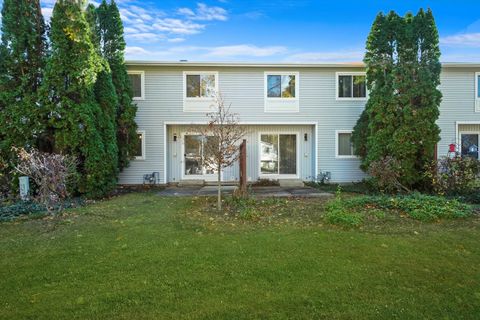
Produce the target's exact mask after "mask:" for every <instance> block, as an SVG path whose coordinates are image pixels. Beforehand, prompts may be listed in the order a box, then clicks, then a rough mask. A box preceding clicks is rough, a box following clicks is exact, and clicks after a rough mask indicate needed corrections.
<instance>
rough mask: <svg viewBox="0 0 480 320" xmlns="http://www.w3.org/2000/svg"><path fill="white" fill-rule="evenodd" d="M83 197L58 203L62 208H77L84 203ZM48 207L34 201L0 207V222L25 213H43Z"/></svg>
mask: <svg viewBox="0 0 480 320" xmlns="http://www.w3.org/2000/svg"><path fill="white" fill-rule="evenodd" d="M84 204H85V202H84V201H83V200H82V199H73V200H67V201H65V202H62V203H61V204H57V206H59V205H61V206H62V208H64V209H65V208H76V207H79V206H82V205H84ZM46 211H47V209H46V208H45V206H44V205H42V204H40V203H37V202H33V201H20V202H17V203H14V204H11V205H7V206H3V207H0V222H4V221H12V220H14V219H16V218H18V217H20V216H23V215H39V216H41V215H43V213H45V212H46Z"/></svg>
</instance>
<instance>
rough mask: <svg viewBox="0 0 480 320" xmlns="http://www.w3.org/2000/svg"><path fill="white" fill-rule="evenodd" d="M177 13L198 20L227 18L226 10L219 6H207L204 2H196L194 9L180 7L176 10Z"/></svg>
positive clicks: (224, 19)
mask: <svg viewBox="0 0 480 320" xmlns="http://www.w3.org/2000/svg"><path fill="white" fill-rule="evenodd" d="M177 13H178V14H180V15H184V16H186V17H187V18H189V19H192V20H199V21H214V20H218V21H226V20H228V12H227V10H225V9H223V8H221V7H209V6H207V5H206V4H205V3H197V8H196V9H195V11H193V10H192V9H190V8H180V9H178V10H177Z"/></svg>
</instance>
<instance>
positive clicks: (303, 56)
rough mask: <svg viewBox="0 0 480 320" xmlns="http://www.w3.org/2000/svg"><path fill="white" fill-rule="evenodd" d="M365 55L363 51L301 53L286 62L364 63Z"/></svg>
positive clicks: (289, 57) (288, 58) (290, 57)
mask: <svg viewBox="0 0 480 320" xmlns="http://www.w3.org/2000/svg"><path fill="white" fill-rule="evenodd" d="M364 54H365V52H364V51H363V50H349V51H348V50H343V51H316V52H300V53H296V54H292V55H290V56H288V57H286V58H285V60H287V61H293V62H339V61H341V62H343V61H362V59H363V56H364Z"/></svg>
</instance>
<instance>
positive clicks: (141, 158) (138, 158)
mask: <svg viewBox="0 0 480 320" xmlns="http://www.w3.org/2000/svg"><path fill="white" fill-rule="evenodd" d="M133 160H135V161H145V157H135V159H133Z"/></svg>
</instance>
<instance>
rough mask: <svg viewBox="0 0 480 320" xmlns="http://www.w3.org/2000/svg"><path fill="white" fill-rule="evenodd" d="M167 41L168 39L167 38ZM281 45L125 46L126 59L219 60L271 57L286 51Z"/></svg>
mask: <svg viewBox="0 0 480 320" xmlns="http://www.w3.org/2000/svg"><path fill="white" fill-rule="evenodd" d="M167 41H168V40H167ZM287 51H288V49H287V48H285V47H281V46H267V47H258V46H254V45H249V44H240V45H232V46H218V47H201V46H176V47H170V48H164V49H163V50H149V49H145V48H142V47H127V51H126V53H127V59H152V60H158V59H168V60H179V59H193V60H199V59H200V60H221V59H222V58H259V57H271V56H276V55H279V54H283V53H285V52H287Z"/></svg>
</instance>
